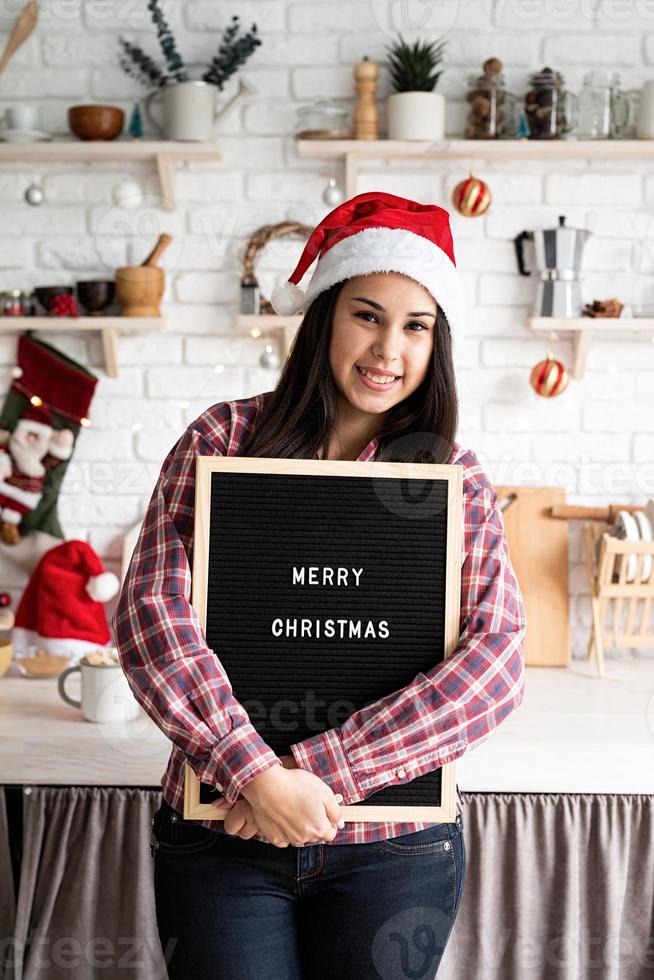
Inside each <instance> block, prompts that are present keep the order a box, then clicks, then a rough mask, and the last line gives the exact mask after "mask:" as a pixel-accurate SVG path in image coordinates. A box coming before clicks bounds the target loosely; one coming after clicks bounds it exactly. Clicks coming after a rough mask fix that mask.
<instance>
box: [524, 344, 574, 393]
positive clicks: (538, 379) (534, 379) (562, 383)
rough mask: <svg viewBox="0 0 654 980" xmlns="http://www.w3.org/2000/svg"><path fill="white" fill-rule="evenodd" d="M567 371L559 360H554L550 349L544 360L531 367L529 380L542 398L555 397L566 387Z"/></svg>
mask: <svg viewBox="0 0 654 980" xmlns="http://www.w3.org/2000/svg"><path fill="white" fill-rule="evenodd" d="M569 380H570V379H569V377H568V372H567V370H566V368H565V367H564V365H563V364H561V362H560V361H557V360H555V358H554V354H552V352H551V351H550V352H549V353H548V355H547V360H546V361H539V362H538V364H537V365H536V367H535V368H532V372H531V376H530V378H529V381H530V383H531V387H532V388H533V389H534V391H535V392H536V394H537V395H542V396H543V398H555V397H556V396H557V395H560V394H561V393H562V392H564V391H565V389H566V388H567V387H568V381H569Z"/></svg>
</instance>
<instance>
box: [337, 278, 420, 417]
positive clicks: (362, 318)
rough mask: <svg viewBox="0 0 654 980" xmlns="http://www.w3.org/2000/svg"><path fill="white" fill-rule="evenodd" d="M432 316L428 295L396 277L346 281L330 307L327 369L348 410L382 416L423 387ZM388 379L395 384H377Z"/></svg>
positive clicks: (410, 280) (411, 282)
mask: <svg viewBox="0 0 654 980" xmlns="http://www.w3.org/2000/svg"><path fill="white" fill-rule="evenodd" d="M436 311H437V308H436V302H435V300H434V298H433V296H432V295H431V293H429V292H428V290H427V289H425V288H424V286H421V285H420V283H418V282H416V281H415V279H411V278H409V276H405V275H403V274H402V273H400V272H375V273H370V274H369V275H365V276H356V277H354V278H352V279H348V280H347V282H346V283H345V284H344V286H343V288H342V289H341V291H340V293H339V296H338V300H337V301H336V305H335V307H334V318H333V325H332V335H331V341H330V345H329V364H330V367H331V370H332V374H333V377H334V383H335V385H336V388H337V390H338V392H339V394H340V395H341V397H342V398H344V399H346V402H347V403H348V407H350V406H351V408H354V409H355V410H358V411H360V412H364V413H368V414H380V413H383V412H387V411H388V410H389V409H390V408H392V407H393V405H397V404H398V402H401V401H403V400H404V399H405V398H407V397H408V396H409V395H410V394H412V392H414V391H415V390H416V388H418V387H419V386H420V384H422V382H423V381H424V379H425V377H426V376H427V372H428V370H429V364H430V362H431V358H432V351H433V346H434V342H435V336H436ZM362 369H366V372H367V374H369V375H370V374H372V375H373V376H374V377H376V378H377V381H375V380H372V379H371V378H369V377H366V375H364V374H363V372H362ZM389 374H390V375H392V376H393V377H394V378H395V379H396V380H392V381H383V382H382V381H380V380H379V379H380V378H381V376H387V375H389Z"/></svg>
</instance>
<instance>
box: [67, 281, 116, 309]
mask: <svg viewBox="0 0 654 980" xmlns="http://www.w3.org/2000/svg"><path fill="white" fill-rule="evenodd" d="M75 288H76V290H77V298H78V300H79V301H80V303H81V304H82V306H83V307H84V309H85V310H86V311H87V313H90V314H91V316H100V315H101V314H102V311H103V310H106V308H107V307H108V306H109V304H110V303H111V301H112V299H113V298H114V294H115V292H116V284H115V282H114V281H113V279H85V280H81V281H80V282H77V283H75Z"/></svg>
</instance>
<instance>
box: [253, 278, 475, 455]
mask: <svg viewBox="0 0 654 980" xmlns="http://www.w3.org/2000/svg"><path fill="white" fill-rule="evenodd" d="M346 281H347V280H343V281H341V282H338V283H336V284H335V285H334V286H332V287H331V288H329V289H326V290H324V291H323V292H322V293H320V294H319V295H318V296H317V297H316V299H315V300H314V301H313V303H311V305H310V306H309V308H308V310H307V311H306V314H305V316H304V317H303V319H302V322H301V323H300V326H299V327H298V330H297V333H296V335H295V339H294V341H293V344H292V346H291V350H290V352H289V354H288V356H287V358H286V361H285V363H284V367H283V369H282V373H281V375H280V377H279V380H278V382H277V385H276V387H275V389H274V391H271V392H270V393H269V395H268V397H267V398H266V400H265V402H264V407H263V408H262V409H261V412H260V414H259V416H258V417H257V420H256V424H255V426H254V428H253V429H252V431H251V432H250V433H249V434H248V436H247V437H246V439H245V440H244V442H243V443H242V444H241V446H240V448H239V453H238V455H239V456H268V457H276V458H282V459H284V458H289V457H291V458H296V459H313V458H314V457H315V456H316V454H317V453H318V450H319V449H320V448H322V449H323V454H324V458H327V452H328V448H329V442H330V438H331V437H332V435H333V432H332V427H333V425H334V423H335V421H336V404H337V402H336V395H337V389H336V385H335V384H334V379H333V375H332V372H331V368H330V365H329V357H328V353H329V341H330V337H331V331H332V318H333V312H334V307H335V305H336V301H337V299H338V295H339V293H340V291H341V289H342V288H343V285H344V283H345V282H346ZM458 418H459V405H458V397H457V391H456V379H455V375H454V364H453V362H452V343H451V337H450V328H449V324H448V322H447V318H446V316H445V313H444V312H443V311H442V310H441V308H440V306H438V309H437V317H436V327H435V335H434V346H433V353H432V358H431V362H430V365H429V370H428V372H427V375H426V377H425V379H424V380H423V382H422V384H420V385H419V386H418V388H416V390H415V391H414V392H412V394H411V395H409V396H408V398H405V399H404V400H403V401H402V402H399V403H398V404H397V405H395V406H393V408H392V409H391V412H390V413H389V415H388V417H387V418H386V420H385V422H384V425H383V427H382V428H381V429H380V431H379V432H378V433H377V437H378V439H379V447H378V451H377V454H376V457H375V458H376V459H377V460H387V461H392V462H427V463H446V462H447V461H448V459H449V457H450V454H451V452H452V444H453V442H454V438H455V435H456V431H457V428H458Z"/></svg>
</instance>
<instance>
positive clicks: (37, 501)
mask: <svg viewBox="0 0 654 980" xmlns="http://www.w3.org/2000/svg"><path fill="white" fill-rule="evenodd" d="M12 378H13V380H12V383H11V386H10V388H9V392H8V393H7V397H6V399H5V403H4V405H3V408H2V413H1V414H0V539H1V540H2V541H3V542H4V543H5V544H8V545H16V544H18V543H19V542H20V540H21V538H22V537H23V536H25V535H27V534H29V533H30V531H34V530H40V531H44V532H45V533H46V534H48V535H52V536H53V537H55V538H62V539H63V537H64V534H63V531H62V529H61V525H60V524H59V519H58V517H57V498H58V496H59V489H60V487H61V482H62V480H63V478H64V474H65V472H66V469H67V467H68V463H69V461H70V458H71V456H72V454H73V448H74V446H75V442H76V440H77V435H78V433H79V430H80V428H81V426H84V425H90V422H89V419H88V410H89V406H90V404H91V399H92V398H93V392H94V390H95V386H96V384H97V383H98V379H97V378H96V376H95V375H94V374H91V372H90V371H87V370H86V368H84V367H82V365H81V364H78V363H77V362H76V361H74V360H73V359H72V358H70V357H68V356H66V355H65V354H62V353H61V352H60V351H58V350H56V349H55V348H54V347H51V346H50V344H46V343H45V342H44V341H42V340H34V339H33V338H32V337H31V336H29V334H27V335H21V336H20V337H19V338H18V365H17V366H16V367H15V368H13V369H12Z"/></svg>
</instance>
